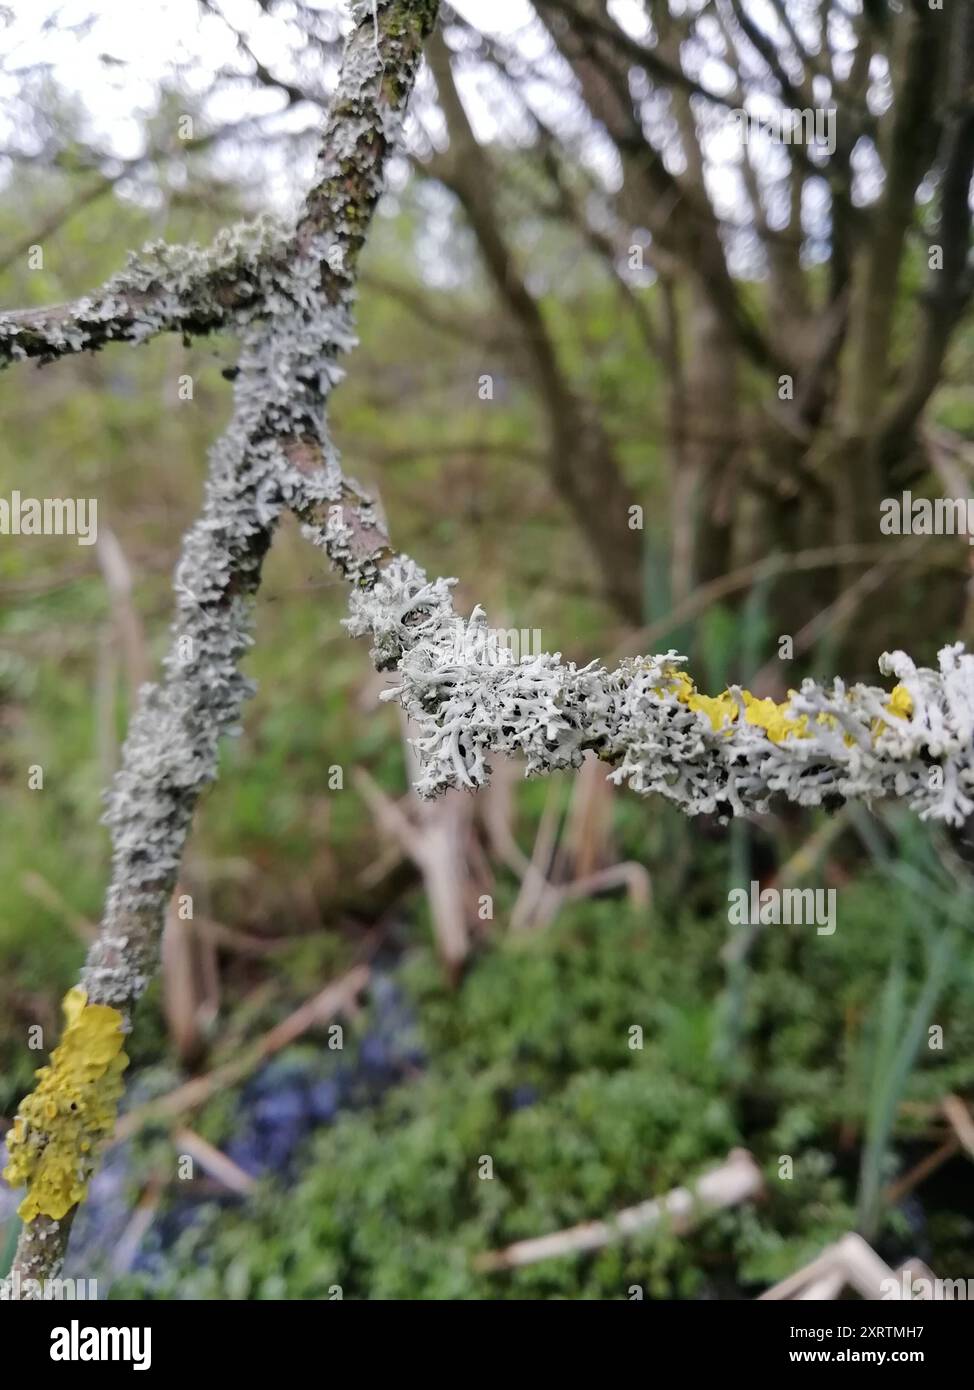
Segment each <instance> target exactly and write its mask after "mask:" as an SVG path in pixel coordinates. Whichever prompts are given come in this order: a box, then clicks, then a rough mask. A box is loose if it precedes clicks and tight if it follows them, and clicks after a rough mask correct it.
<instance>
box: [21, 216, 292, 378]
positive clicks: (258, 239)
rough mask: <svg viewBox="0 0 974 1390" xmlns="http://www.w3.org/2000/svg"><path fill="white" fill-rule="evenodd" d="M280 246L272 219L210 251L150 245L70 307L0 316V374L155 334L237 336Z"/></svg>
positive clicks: (231, 232)
mask: <svg viewBox="0 0 974 1390" xmlns="http://www.w3.org/2000/svg"><path fill="white" fill-rule="evenodd" d="M281 246H282V230H281V228H280V227H278V226H277V225H276V224H275V223H274V222H273V221H272V220H271V219H269V218H268V219H258V220H257V221H256V222H251V223H241V224H240V225H239V226H237V227H232V228H229V229H227V230H225V231H223V232H221V233H220V234H219V235H218V236H217V237H216V239H215V240H214V242H213V244H212V246H209V247H206V248H203V247H199V246H194V245H190V246H171V245H169V244H168V243H167V242H164V241H157V242H151V243H150V244H149V245H148V246H145V247H143V249H142V250H141V251H139V252H137V253H133V254H132V255H131V256H129V260H128V265H127V266H126V267H125V269H124V270H121V271H119V272H118V273H117V274H116V275H113V276H112V278H111V279H110V280H108V281H106V283H105V284H104V285H102V287H101V288H100V289H98V290H95V291H94V293H93V294H89V295H84V296H83V297H82V298H80V299H76V300H74V301H72V302H71V303H70V304H53V305H48V306H46V307H44V308H39V309H16V310H13V311H11V312H7V313H0V366H9V365H10V363H12V362H19V361H23V360H24V359H26V358H30V357H34V358H38V359H40V361H41V362H52V361H54V360H55V359H56V358H59V357H66V356H69V355H70V354H71V353H75V352H98V351H99V350H100V349H101V348H103V347H105V346H107V344H108V343H144V342H147V341H148V340H149V339H150V338H154V337H156V336H157V335H158V334H159V333H165V332H177V333H183V334H187V335H189V334H203V333H212V332H215V331H216V330H217V329H220V328H229V329H233V330H237V329H238V328H239V325H240V321H241V317H242V316H249V315H251V314H253V313H255V312H257V311H259V310H260V308H261V299H260V296H259V290H258V284H257V278H258V273H259V270H260V267H261V266H262V265H263V264H264V263H265V262H266V261H267V260H268V259H270V258H272V257H273V255H274V253H275V251H278V252H279V251H280V249H281Z"/></svg>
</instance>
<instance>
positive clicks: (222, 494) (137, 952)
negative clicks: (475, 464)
mask: <svg viewBox="0 0 974 1390" xmlns="http://www.w3.org/2000/svg"><path fill="white" fill-rule="evenodd" d="M436 10H437V3H436V0H379V3H378V4H377V5H374V4H372V3H367V4H361V5H357V6H355V7H354V9H353V13H354V15H355V19H356V27H355V29H354V30H353V31H352V34H351V36H350V38H349V41H348V44H347V46H346V50H345V55H344V58H343V63H342V70H341V75H340V78H339V84H338V90H337V93H336V96H335V99H334V101H333V103H332V106H331V109H330V112H329V116H328V120H327V126H326V130H325V132H324V138H323V142H322V149H321V154H320V156H319V162H318V169H317V176H316V179H315V185H314V187H313V189H312V190H311V192H310V194H309V195H308V199H307V202H306V206H305V210H304V213H303V215H302V216H301V218H300V220H299V222H298V224H297V226H296V228H295V229H294V231H293V233H292V234H291V235H290V236H287V237H282V236H275V237H273V238H272V239H271V241H270V242H269V243H267V242H263V243H262V245H261V247H260V248H259V249H257V248H256V247H255V249H254V253H253V255H252V256H249V257H248V259H247V261H246V268H245V269H244V268H242V266H241V263H240V260H239V256H238V252H237V251H236V250H234V251H232V252H231V259H232V258H233V257H234V256H237V257H238V259H237V261H236V264H237V272H236V273H237V275H238V284H237V289H238V291H240V292H241V293H245V294H246V296H247V304H246V306H243V307H241V306H240V305H238V306H237V307H236V309H235V310H233V311H232V312H229V314H228V326H232V328H233V330H234V331H235V332H236V333H237V334H238V335H239V337H240V340H241V351H240V357H239V371H238V374H237V377H236V380H235V383H234V412H233V419H232V421H231V424H230V426H229V428H228V430H227V432H226V434H225V435H224V436H223V438H222V439H220V440H219V442H218V443H217V444H216V445H215V447H214V448H213V450H212V451H211V454H210V462H209V472H208V477H207V482H206V492H205V498H204V504H203V510H202V513H201V515H200V518H199V520H198V521H197V522H196V523H195V525H194V526H193V527H192V528H191V530H190V531H189V533H188V534H187V536H186V538H185V541H184V544H183V550H182V555H181V558H180V561H179V565H178V567H177V570H176V576H175V582H174V587H175V592H176V603H177V613H176V619H175V622H174V624H173V631H172V644H171V646H170V650H169V653H168V655H167V657H166V659H165V662H164V676H163V679H162V680H161V682H160V683H159V684H157V685H150V686H145V687H143V689H142V691H141V693H140V699H139V705H138V709H137V710H136V713H135V716H134V718H133V721H132V724H131V727H130V729H129V733H128V737H127V739H126V743H125V748H124V751H123V758H122V767H121V770H120V771H119V773H118V775H117V777H116V780H115V783H114V786H113V787H112V790H111V793H110V796H109V802H108V812H107V815H106V820H107V823H108V825H109V826H110V828H111V833H112V874H111V883H110V887H109V890H108V897H107V902H106V908H105V915H104V918H103V921H102V925H101V929H100V931H99V935H98V938H97V940H96V941H95V943H94V944H93V946H92V948H91V950H90V952H89V955H88V960H87V962H86V965H85V968H84V971H83V975H82V991H81V993H79V995H77V996H74V999H73V1003H72V1006H71V1007H72V1010H74V1009H75V1008H76V1006H78V1004H79V1000H80V1009H81V1015H80V1019H79V1020H74V1023H77V1024H78V1026H79V1027H83V1026H84V1020H85V1015H86V1014H88V1013H89V1011H90V1010H92V1009H97V1010H101V1009H104V1010H106V1011H109V1013H110V1014H114V1017H115V1019H116V1020H117V1024H118V1027H119V1029H121V1028H124V1027H128V1026H130V1024H131V1015H132V1010H133V1007H134V1005H135V1003H136V1001H137V1000H138V998H139V997H140V995H141V994H142V992H143V991H144V989H145V987H146V985H147V983H148V981H149V979H150V977H151V975H152V973H153V971H154V969H155V965H156V960H157V955H158V950H159V943H160V939H161V934H162V926H163V921H164V916H165V910H166V905H167V902H168V900H169V897H170V895H171V893H172V891H173V888H174V885H175V882H176V875H177V873H178V869H179V863H180V859H181V857H182V852H183V847H184V845H185V841H186V836H187V833H188V831H189V825H190V821H191V819H192V815H193V811H194V808H195V806H196V803H197V801H198V799H199V796H200V793H201V792H202V791H203V789H204V788H205V787H206V786H207V785H208V784H209V783H210V782H212V781H213V779H214V777H215V776H216V770H217V749H218V744H219V740H220V738H221V736H222V735H223V734H227V733H232V732H234V730H235V728H236V726H237V722H238V719H239V715H240V710H241V706H242V704H243V701H244V699H245V698H246V696H247V695H248V694H249V693H250V690H251V686H250V683H249V682H248V681H247V680H246V678H245V677H244V676H243V675H242V673H241V671H240V669H239V662H240V659H241V657H242V656H243V654H244V653H245V652H246V650H247V648H248V647H249V646H250V643H251V640H252V639H251V631H250V629H251V607H252V601H253V597H254V595H255V593H256V590H257V587H258V585H259V583H260V574H261V565H262V562H263V559H264V555H265V554H266V552H267V549H268V547H269V545H270V542H271V538H272V535H273V532H274V529H275V526H276V524H277V521H278V519H279V517H280V515H281V513H282V511H283V510H284V509H285V508H286V507H287V506H289V505H293V506H294V507H295V509H296V510H297V511H298V512H299V514H300V515H302V516H303V517H305V518H307V519H308V521H309V523H310V522H314V523H315V524H316V525H318V526H322V525H323V527H324V531H325V533H326V534H327V536H328V538H329V544H330V545H331V546H332V547H333V549H334V551H335V554H336V556H337V557H341V556H344V557H345V559H346V563H345V566H344V568H345V570H346V572H347V573H349V574H350V575H354V576H355V577H361V576H362V575H363V574H364V573H365V570H364V569H363V561H362V560H359V559H354V558H353V552H354V550H355V547H356V546H360V547H364V548H365V549H366V550H368V551H369V552H371V550H372V549H373V546H372V540H371V528H370V526H369V524H368V522H367V521H366V522H363V523H361V524H360V525H359V526H358V527H357V528H352V527H349V526H347V525H346V524H345V523H344V522H343V520H342V519H341V512H342V508H343V501H344V499H346V498H347V497H348V496H349V495H350V485H349V484H347V483H346V482H345V480H344V479H343V478H342V476H341V473H340V470H339V468H338V464H337V460H336V459H335V458H334V455H333V451H332V447H331V444H330V441H329V439H328V434H327V428H326V423H325V414H324V406H325V401H326V399H327V396H328V394H329V391H330V390H331V387H332V386H333V385H334V383H335V382H336V381H337V380H338V379H339V376H340V369H339V368H338V367H337V366H336V361H335V359H336V357H337V355H338V354H339V353H340V352H342V351H343V350H344V349H346V348H347V347H349V346H350V345H351V343H352V341H353V339H352V328H351V304H352V298H353V293H354V287H355V268H356V263H357V259H358V254H359V251H360V249H361V247H362V244H363V242H364V239H365V234H366V231H367V228H368V225H369V222H370V220H371V217H372V213H373V211H374V209H375V205H376V203H377V201H378V198H379V195H380V193H381V189H382V178H383V169H384V164H385V159H386V155H387V153H388V151H389V149H390V147H391V146H392V144H393V143H394V141H395V140H396V139H397V137H398V134H399V130H400V126H401V121H402V116H403V112H404V109H405V105H406V102H407V100H408V97H409V94H410V91H411V89H412V86H413V81H414V78H415V74H416V70H417V67H418V64H419V60H420V56H421V52H422V44H423V41H424V39H425V38H426V36H427V35H428V33H429V31H430V29H431V28H432V25H433V22H434V20H435V17H436ZM254 235H255V237H262V236H263V232H257V233H255V234H254ZM241 244H246V245H251V243H250V242H248V241H247V240H246V238H243V239H241V238H240V237H239V235H238V236H237V237H236V238H234V239H233V240H232V242H230V243H228V245H232V247H234V248H239V247H240V245H241ZM154 264H155V266H156V268H155V270H154V271H153V275H154V276H155V277H156V278H155V280H153V282H152V283H153V285H154V286H156V288H155V290H154V291H153V293H154V295H155V297H156V300H157V303H158V304H162V305H163V306H166V307H163V308H157V310H156V311H155V316H154V317H153V318H152V320H151V322H152V323H154V324H156V325H157V326H159V327H161V326H164V324H163V323H162V320H164V319H165V318H166V316H167V315H174V314H176V312H177V309H176V306H177V305H180V304H183V302H184V301H183V296H184V294H185V293H187V292H188V289H187V287H188V284H189V282H190V281H191V280H192V279H193V276H194V274H195V272H194V271H193V270H192V269H191V268H188V267H187V263H186V261H185V260H184V259H183V258H182V257H178V258H177V262H176V264H175V266H170V267H169V268H168V269H167V260H166V255H162V256H161V257H160V258H159V260H158V262H155V263H154ZM208 264H209V262H208ZM194 265H196V262H195V261H194ZM197 269H199V267H198V265H197ZM130 271H131V267H130ZM140 273H141V272H140ZM197 278H198V277H197ZM245 287H246V288H245ZM187 307H188V305H187ZM106 316H107V317H110V316H109V315H107V311H106ZM82 332H83V330H82V329H80V328H78V329H77V332H76V333H74V334H73V335H72V341H71V342H70V344H69V350H71V349H76V348H78V347H81V346H87V345H91V344H90V343H83V342H79V341H78V337H79V336H80V335H81V333H82ZM14 355H18V354H16V353H15V354H14ZM24 355H27V353H26V350H25V351H24ZM40 355H43V353H42V354H40ZM54 355H57V354H56V353H55V354H54ZM368 563H369V564H370V563H371V562H368ZM72 1017H73V1015H72ZM72 1026H73V1025H72ZM110 1031H111V1030H110ZM116 1031H117V1030H116ZM108 1074H109V1073H106V1075H108ZM110 1075H111V1076H112V1077H113V1078H114V1072H110ZM99 1080H100V1078H97V1077H96V1078H94V1082H95V1084H94V1087H93V1089H90V1088H89V1090H87V1091H85V1093H84V1096H83V1103H84V1104H85V1105H86V1106H87V1107H88V1109H89V1110H90V1111H91V1113H92V1117H94V1112H95V1111H96V1110H97V1111H98V1112H99V1116H100V1118H101V1119H103V1118H104V1116H103V1115H102V1114H101V1111H102V1110H103V1108H104V1107H105V1106H108V1105H111V1106H112V1108H113V1104H114V1097H112V1098H109V1097H108V1096H107V1095H106V1093H105V1087H104V1086H102V1087H99V1085H98V1084H97V1083H98V1081H99ZM43 1084H44V1079H43V1078H42V1080H41V1085H42V1086H43ZM114 1084H115V1083H114V1079H113V1087H114ZM69 1091H71V1094H70V1096H69ZM36 1094H38V1093H37V1092H35V1096H36ZM46 1099H47V1100H48V1101H49V1102H50V1103H49V1104H47V1105H44V1106H42V1107H41V1108H40V1110H38V1108H37V1106H36V1105H35V1104H34V1103H33V1100H32V1097H28V1098H27V1100H26V1101H25V1102H24V1104H23V1105H22V1107H21V1110H20V1114H19V1118H18V1120H17V1121H16V1125H17V1144H16V1150H17V1155H16V1161H15V1163H14V1165H13V1173H12V1176H13V1177H14V1178H15V1179H18V1178H19V1177H20V1176H21V1175H24V1176H26V1177H27V1178H28V1182H29V1183H33V1184H35V1185H36V1190H35V1187H34V1186H32V1187H30V1188H29V1190H28V1196H27V1199H25V1204H24V1206H23V1207H22V1213H23V1215H24V1216H25V1218H26V1219H25V1225H24V1229H23V1232H22V1234H21V1238H20V1241H19V1244H18V1249H17V1254H16V1256H15V1261H14V1273H15V1275H16V1276H17V1277H18V1278H19V1280H20V1284H19V1288H20V1290H21V1294H20V1296H21V1297H23V1296H25V1295H26V1296H39V1294H40V1288H39V1286H38V1281H41V1280H43V1279H45V1278H51V1277H54V1276H56V1274H57V1272H58V1270H59V1268H60V1266H61V1262H62V1260H63V1255H64V1248H65V1245H66V1241H67V1233H68V1230H69V1227H70V1223H71V1217H72V1214H73V1210H74V1206H70V1207H69V1208H68V1209H67V1210H65V1208H64V1201H63V1200H60V1198H61V1196H62V1187H61V1186H60V1185H57V1184H54V1187H56V1191H55V1190H54V1187H52V1185H51V1184H50V1183H49V1182H47V1180H46V1178H45V1174H47V1173H48V1171H49V1170H48V1165H46V1163H45V1162H44V1158H45V1155H48V1154H50V1153H54V1152H59V1151H60V1148H61V1146H62V1140H63V1136H64V1135H65V1134H66V1133H67V1132H68V1131H69V1130H71V1132H74V1130H75V1129H76V1127H77V1120H76V1117H75V1111H74V1110H72V1109H71V1106H72V1105H74V1106H76V1105H77V1104H78V1095H76V1094H75V1093H74V1091H72V1090H71V1088H70V1087H66V1086H65V1085H63V1084H59V1085H58V1086H57V1087H56V1088H55V1090H54V1093H53V1094H52V1095H50V1096H47V1097H46ZM101 1127H102V1126H101V1124H100V1123H99V1126H98V1128H99V1129H101ZM95 1158H96V1153H95V1146H94V1145H89V1147H88V1149H87V1150H85V1151H82V1150H81V1149H80V1148H79V1150H78V1152H77V1153H76V1154H75V1165H76V1167H75V1171H74V1174H73V1182H72V1184H71V1185H69V1188H68V1192H69V1196H70V1197H74V1195H75V1194H76V1193H77V1192H83V1191H84V1190H85V1188H86V1186H87V1181H88V1178H89V1177H90V1175H91V1172H92V1170H93V1167H94V1163H95ZM28 1280H30V1281H34V1282H33V1283H27V1282H26V1281H28Z"/></svg>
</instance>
